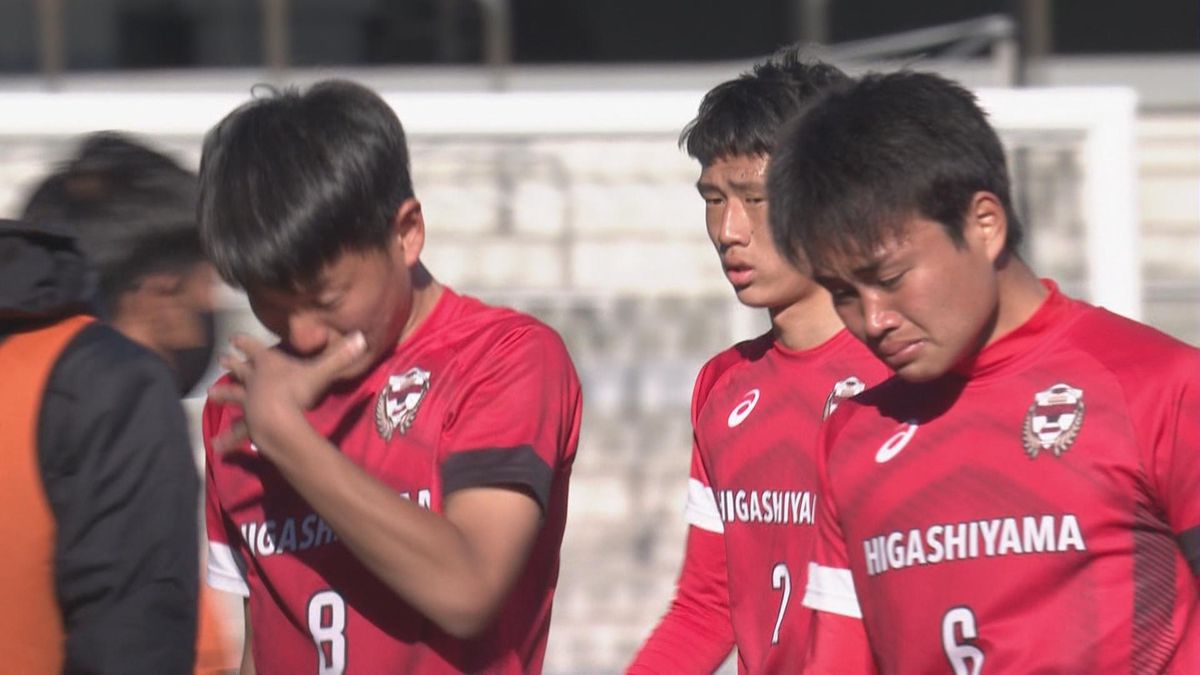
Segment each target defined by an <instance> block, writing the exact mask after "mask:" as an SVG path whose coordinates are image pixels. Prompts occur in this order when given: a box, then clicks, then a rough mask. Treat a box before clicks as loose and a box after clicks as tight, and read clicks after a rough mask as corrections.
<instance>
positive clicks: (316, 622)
mask: <svg viewBox="0 0 1200 675" xmlns="http://www.w3.org/2000/svg"><path fill="white" fill-rule="evenodd" d="M308 632H309V633H312V638H313V643H314V644H316V646H317V673H318V675H342V673H345V672H346V601H345V600H343V599H342V596H340V595H338V594H337V593H336V592H334V591H321V592H319V593H317V594H315V595H313V596H312V599H310V600H309V601H308Z"/></svg>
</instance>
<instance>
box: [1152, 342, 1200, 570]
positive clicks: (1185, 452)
mask: <svg viewBox="0 0 1200 675" xmlns="http://www.w3.org/2000/svg"><path fill="white" fill-rule="evenodd" d="M1183 374H1184V377H1183V381H1182V383H1181V385H1180V386H1179V387H1178V388H1177V389H1176V392H1177V393H1176V394H1175V395H1174V396H1173V397H1171V398H1169V399H1166V400H1168V401H1170V403H1169V404H1168V408H1167V414H1166V416H1165V419H1164V421H1163V423H1162V424H1161V425H1160V426H1159V427H1158V428H1156V429H1154V430H1153V433H1154V437H1153V438H1152V439H1151V443H1152V444H1153V447H1154V457H1153V462H1154V464H1153V474H1154V478H1153V479H1154V482H1155V486H1156V489H1155V491H1156V492H1157V494H1158V498H1159V501H1160V502H1161V504H1162V506H1163V510H1164V511H1165V513H1166V517H1167V523H1168V524H1169V525H1170V527H1171V529H1172V530H1173V531H1174V532H1175V534H1176V536H1177V537H1178V539H1179V543H1180V547H1181V549H1182V550H1183V554H1184V556H1185V557H1186V558H1187V561H1188V564H1189V565H1190V567H1191V570H1192V574H1194V575H1196V576H1200V490H1197V489H1196V486H1197V485H1200V355H1197V357H1196V358H1191V359H1189V360H1188V361H1187V366H1186V369H1185V370H1184V371H1183Z"/></svg>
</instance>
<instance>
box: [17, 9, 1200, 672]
mask: <svg viewBox="0 0 1200 675" xmlns="http://www.w3.org/2000/svg"><path fill="white" fill-rule="evenodd" d="M735 4H736V6H737V9H736V10H735V9H733V7H734V5H735ZM913 4H915V5H917V7H915V8H913V7H908V5H913ZM1084 5H1086V7H1087V8H1088V9H1087V11H1086V12H1085V11H1083V10H1081V9H1080V8H1081V7H1083V6H1084ZM900 7H904V9H905V10H906V11H903V12H902V11H900V9H899V8H900ZM1129 11H1130V10H1128V9H1127V7H1126V5H1125V3H1120V2H1116V1H1111V2H1109V1H1104V2H1090V3H1068V2H1063V1H1059V2H1053V1H1052V0H1020V1H1009V2H970V3H962V2H950V1H949V0H943V1H927V2H922V3H887V2H882V1H872V0H839V1H838V2H837V3H833V2H829V1H828V0H787V1H785V0H760V1H757V2H743V3H716V2H690V1H685V0H658V1H656V2H654V1H652V2H639V3H633V2H611V3H587V2H582V1H574V2H571V1H566V0H564V1H563V2H536V1H533V0H530V1H526V2H522V1H521V0H510V1H508V2H504V1H501V0H437V1H435V0H410V1H407V2H382V1H379V2H376V1H373V0H354V1H343V2H338V3H333V2H317V1H315V0H312V1H307V2H306V1H301V0H261V1H260V2H248V1H244V0H243V1H237V0H224V1H214V0H209V1H208V2H199V1H198V0H192V1H189V0H177V1H170V0H141V1H135V0H91V1H89V2H84V0H75V1H72V0H38V1H37V2H34V1H32V0H0V106H3V109H4V110H5V111H6V112H5V115H4V116H3V118H2V119H0V176H3V179H4V180H0V215H3V216H5V217H11V216H13V215H15V213H16V210H17V209H18V208H19V204H20V202H21V200H22V199H23V198H24V195H25V191H26V190H27V189H28V187H29V186H30V185H31V184H32V183H33V182H34V181H35V180H36V179H37V178H38V177H39V175H40V174H41V173H43V172H44V171H45V170H46V169H47V168H49V167H50V166H51V165H52V164H53V163H54V162H55V161H57V160H58V159H59V158H61V157H64V156H65V155H66V154H67V153H68V152H69V151H70V148H71V146H72V142H73V139H74V138H75V136H76V135H77V134H78V133H83V132H86V131H90V130H97V129H102V128H119V129H124V130H127V131H132V132H135V133H138V134H141V135H142V136H143V137H145V138H146V139H147V140H149V141H151V142H153V143H154V144H156V145H157V146H159V147H162V148H165V149H167V150H168V151H171V152H173V153H175V154H176V155H177V156H178V157H179V158H180V159H181V160H183V161H184V162H185V163H187V164H189V165H192V166H194V165H195V163H196V161H197V160H198V153H199V141H200V134H201V133H202V132H203V130H204V128H206V127H207V125H209V124H211V123H213V122H215V121H216V120H217V119H218V117H219V116H220V114H223V112H224V111H225V110H228V109H229V108H230V107H231V106H232V102H233V101H237V100H240V99H242V98H244V97H245V96H246V95H248V92H249V90H250V87H251V86H252V85H253V84H254V83H256V82H271V83H276V84H286V83H304V82H310V81H313V80H314V79H317V78H319V77H325V76H331V75H339V76H348V77H352V78H355V79H358V80H361V81H363V82H365V83H367V84H370V85H372V86H374V87H376V88H378V89H380V90H381V91H384V92H387V93H388V94H389V97H390V98H389V100H393V101H395V102H396V103H395V105H396V106H397V108H398V111H399V113H400V116H401V119H402V120H405V121H406V122H408V123H409V125H408V126H409V129H410V133H411V135H412V138H411V143H412V150H413V152H412V154H413V169H414V179H415V184H416V189H417V193H418V197H419V198H420V199H421V200H422V202H423V204H424V207H425V212H426V218H427V221H428V222H429V224H430V234H429V236H430V241H429V246H428V255H427V262H428V263H429V265H430V267H431V269H432V270H433V272H434V273H435V274H436V275H437V276H438V277H439V278H440V279H442V280H443V281H445V282H448V283H449V284H451V285H452V286H454V287H456V288H458V289H459V290H462V291H465V292H469V293H473V294H477V295H479V296H481V297H484V298H486V299H488V300H491V301H496V302H501V303H506V304H512V305H515V306H517V307H520V308H523V309H526V310H528V311H530V312H532V313H534V314H536V315H538V316H539V317H541V318H543V319H544V320H545V321H547V322H548V323H550V324H551V325H553V326H554V327H555V328H557V329H558V330H559V331H560V332H561V333H562V334H563V337H564V338H565V340H566V342H567V344H568V347H569V348H570V350H571V352H572V356H573V358H574V359H575V362H576V365H577V367H578V369H579V371H580V375H581V377H582V379H583V382H584V387H585V397H586V408H585V418H584V419H585V421H584V432H583V437H582V439H581V443H580V452H579V457H578V461H577V464H576V470H575V477H574V479H573V485H572V495H571V512H570V520H569V524H568V528H567V535H566V541H565V543H564V548H563V567H562V577H561V581H560V586H559V592H558V596H557V601H556V605H555V618H554V626H553V629H552V633H551V638H550V645H549V649H548V653H547V663H546V670H547V672H550V673H607V672H616V671H618V670H619V669H620V668H621V666H622V665H623V664H624V663H625V662H626V661H627V660H628V658H629V657H630V656H631V655H632V653H633V651H634V650H635V649H636V647H637V645H638V644H639V642H640V640H641V639H642V637H644V635H645V634H646V632H647V631H648V630H649V629H650V628H651V627H652V626H653V624H654V622H655V621H656V620H657V618H658V616H659V615H660V614H661V612H662V611H663V610H664V609H665V607H666V604H667V601H668V599H669V597H670V593H671V590H672V584H673V581H674V576H675V574H676V572H677V570H678V563H679V558H680V555H681V553H682V544H683V536H684V528H685V526H684V523H683V520H682V504H683V496H684V493H685V489H686V475H687V464H688V458H689V447H690V429H689V428H688V401H689V396H690V391H691V382H692V378H693V376H694V374H695V372H696V370H697V369H698V368H699V366H700V364H701V363H702V362H703V361H704V360H705V359H706V358H707V357H708V356H710V355H712V354H713V353H715V352H716V351H718V350H720V349H721V348H723V347H725V346H727V345H729V344H730V343H732V342H733V341H735V340H737V339H741V338H744V337H748V336H751V335H753V334H756V333H757V332H759V331H761V330H762V329H763V327H764V326H765V319H764V318H763V317H761V316H759V315H758V314H756V313H754V312H749V311H747V310H745V309H744V308H741V307H740V306H738V305H737V303H736V302H735V301H734V299H733V296H732V294H731V293H730V292H729V290H728V288H727V286H726V283H725V281H724V279H723V277H722V276H721V274H720V269H719V265H718V264H717V261H716V258H715V256H714V255H713V254H712V251H711V248H710V245H709V243H708V241H707V239H706V237H705V235H704V231H703V228H702V227H701V217H702V212H701V202H700V200H699V199H697V198H696V196H695V194H694V189H693V187H692V183H693V182H694V180H695V177H696V175H697V168H696V167H695V165H694V163H693V162H692V161H691V160H690V159H689V158H687V157H686V156H685V155H684V154H683V153H682V152H680V151H679V150H678V149H677V148H676V146H675V136H676V134H677V132H678V129H679V127H681V126H682V125H683V124H684V123H685V122H686V121H687V119H688V118H689V117H690V115H691V113H692V112H693V111H694V109H695V105H696V104H697V103H698V102H699V98H700V96H701V95H702V94H703V92H704V91H705V90H706V89H707V88H709V87H710V86H712V85H714V84H716V83H717V82H720V81H722V80H724V79H728V78H730V77H733V76H734V75H736V74H737V73H738V72H741V71H742V70H744V69H745V68H746V67H748V66H749V65H750V64H751V63H752V62H753V60H754V59H755V58H758V57H761V56H764V55H766V54H767V53H769V52H770V51H772V50H773V49H774V48H775V47H777V46H779V45H782V44H785V43H787V42H790V41H792V40H795V39H800V38H807V39H818V40H821V41H822V42H824V43H826V44H828V45H830V46H829V47H827V48H825V49H823V50H821V51H819V52H816V53H818V54H820V55H824V56H826V57H827V58H830V59H832V60H834V61H835V62H837V63H839V64H840V65H843V66H844V67H846V68H847V69H848V70H851V71H854V72H860V71H862V70H864V69H872V68H874V69H881V68H892V67H896V66H898V65H908V66H910V67H915V68H924V69H932V70H937V71H940V72H943V73H945V74H946V75H948V76H950V77H954V78H958V79H961V80H962V81H964V82H965V83H967V84H968V85H970V86H972V87H976V88H980V89H983V90H985V91H999V92H1003V91H1004V90H1005V89H1007V88H1012V87H1032V88H1036V89H1041V88H1047V87H1049V88H1056V89H1058V88H1063V87H1073V88H1078V87H1087V88H1089V90H1092V91H1099V92H1101V93H1102V98H1103V100H1104V101H1113V102H1115V103H1113V104H1112V105H1111V106H1110V107H1111V108H1112V109H1113V110H1115V113H1116V114H1117V116H1118V118H1119V117H1120V114H1121V106H1122V103H1121V102H1122V101H1129V102H1135V105H1136V107H1135V108H1133V109H1131V110H1130V111H1129V119H1128V124H1127V125H1121V124H1117V127H1118V133H1120V134H1123V135H1122V138H1123V139H1124V140H1123V141H1121V142H1118V144H1117V145H1116V146H1115V147H1117V148H1127V149H1128V150H1129V152H1128V153H1117V154H1116V155H1114V156H1111V157H1101V158H1100V161H1096V158H1094V157H1093V156H1090V155H1088V154H1087V152H1085V144H1086V142H1087V139H1086V138H1085V136H1086V130H1081V128H1066V129H1064V128H1060V127H1054V126H1053V125H1051V124H1050V123H1049V122H1048V123H1047V124H1046V127H1045V128H1037V126H1036V125H1035V126H1034V127H1021V128H1016V126H1015V125H1014V126H1013V127H1011V128H1006V122H1005V119H1004V118H1002V117H1001V118H998V119H997V123H998V125H999V126H1000V127H1001V130H1002V135H1003V137H1004V140H1005V142H1006V144H1008V145H1009V148H1010V153H1011V160H1012V163H1013V170H1014V174H1015V176H1016V178H1017V189H1018V202H1019V205H1020V209H1021V211H1022V215H1023V216H1024V218H1025V219H1026V221H1027V222H1028V223H1029V228H1030V231H1031V237H1030V244H1029V248H1028V250H1027V255H1028V256H1029V257H1030V259H1031V260H1032V261H1033V263H1034V265H1035V267H1036V268H1037V269H1038V271H1039V272H1040V273H1042V274H1045V275H1048V276H1054V277H1056V278H1059V279H1060V280H1062V281H1063V282H1064V286H1065V287H1066V288H1067V289H1068V290H1069V291H1072V292H1074V293H1077V294H1080V295H1083V296H1085V297H1087V296H1089V294H1092V293H1093V292H1094V291H1095V290H1096V289H1095V285H1094V284H1093V283H1091V282H1089V279H1094V278H1096V277H1107V278H1110V279H1111V278H1116V279H1117V280H1118V281H1119V284H1118V285H1119V286H1123V287H1126V288H1129V289H1134V290H1135V291H1136V292H1135V293H1134V295H1135V296H1136V297H1135V298H1134V303H1133V304H1132V305H1130V306H1129V307H1132V309H1129V310H1127V311H1129V312H1130V313H1140V315H1141V317H1142V318H1143V319H1144V320H1146V321H1147V322H1148V323H1150V324H1152V325H1155V326H1157V327H1159V328H1160V329H1162V330H1165V331H1167V332H1168V333H1171V334H1173V335H1175V336H1177V337H1179V338H1181V339H1183V340H1186V341H1188V342H1190V343H1192V344H1198V345H1200V208H1198V207H1200V152H1198V151H1200V54H1198V53H1197V52H1198V51H1200V9H1198V8H1197V5H1196V3H1194V2H1176V1H1173V0H1172V1H1164V2H1157V3H1152V6H1143V7H1139V8H1138V13H1137V15H1136V16H1133V15H1130V14H1129ZM981 17H982V18H981ZM1097 88H1099V89H1097ZM998 95H999V96H1003V94H1002V93H1001V94H998ZM455 97H461V98H459V99H456V98H455ZM472 97H479V98H472ZM589 97H590V98H589ZM985 100H987V99H986V98H985ZM1052 100H1053V99H1052V98H1050V97H1049V96H1048V97H1047V98H1046V99H1044V101H1045V102H1044V103H1038V102H1034V103H1032V104H1031V106H1032V107H1033V108H1034V112H1033V114H1034V116H1035V117H1036V116H1037V114H1038V112H1039V111H1037V108H1038V107H1039V106H1040V105H1047V106H1049V105H1052V103H1051V101H1052ZM430 102H433V103H436V105H439V106H446V109H447V110H451V111H454V110H459V111H461V114H458V115H450V116H449V118H447V119H442V120H440V121H439V120H436V119H430V118H431V115H430V114H429V111H428V110H424V111H422V110H420V109H414V110H411V111H408V112H406V110H405V105H409V104H411V105H413V106H418V105H432V103H430ZM481 103H483V104H481ZM1104 105H1108V104H1107V103H1105V104H1104ZM472 106H474V107H472ZM522 106H528V107H527V108H524V109H523V108H522ZM47 111H55V114H48V113H47ZM210 111H211V114H210ZM422 112H424V113H425V116H424V118H422ZM589 112H590V114H589ZM1042 112H1044V113H1045V118H1046V119H1050V118H1052V117H1053V115H1052V111H1050V110H1045V111H1042ZM1100 113H1101V111H1100V110H1097V114H1098V115H1099V114H1100ZM555 115H558V119H556V118H555ZM450 118H452V119H450ZM414 120H415V123H414ZM1122 143H1123V145H1122ZM1097 171H1100V172H1101V173H1103V175H1104V176H1108V180H1112V179H1113V177H1116V178H1117V179H1120V177H1122V176H1125V177H1127V179H1128V180H1126V181H1124V182H1125V183H1126V184H1127V186H1128V187H1129V189H1130V192H1129V195H1128V196H1129V202H1128V205H1129V207H1130V211H1129V213H1128V217H1127V218H1125V222H1126V224H1127V225H1128V226H1129V227H1131V228H1132V229H1131V231H1132V232H1133V233H1135V235H1136V236H1135V237H1134V239H1132V240H1131V241H1130V242H1129V243H1128V244H1129V245H1125V244H1122V245H1121V246H1120V249H1121V250H1120V251H1119V253H1120V255H1119V256H1115V257H1112V258H1110V259H1106V258H1104V257H1103V256H1100V257H1097V256H1096V255H1094V254H1093V255H1091V256H1089V253H1088V251H1089V244H1088V241H1089V238H1091V239H1092V240H1093V241H1094V240H1095V239H1096V238H1099V240H1102V241H1103V240H1104V239H1105V238H1106V237H1108V238H1112V237H1119V236H1120V233H1119V232H1116V231H1111V232H1110V231H1106V230H1104V229H1099V230H1098V229H1097V226H1096V225H1095V224H1094V222H1089V221H1095V220H1099V219H1097V218H1092V219H1089V218H1088V217H1087V216H1088V214H1089V212H1092V213H1095V212H1096V208H1095V206H1096V205H1094V204H1089V203H1088V201H1087V200H1088V199H1089V198H1090V197H1089V195H1090V194H1092V193H1090V192H1089V191H1088V189H1087V185H1088V184H1089V181H1091V180H1094V179H1095V175H1096V172H1097ZM1118 258H1119V259H1118ZM1125 263H1128V264H1132V267H1130V269H1131V270H1132V272H1131V274H1132V276H1127V275H1125V273H1124V272H1123V271H1120V270H1117V269H1116V268H1117V267H1120V266H1121V265H1122V264H1125ZM1110 266H1111V267H1112V268H1113V269H1112V270H1110V269H1109V267H1110ZM1113 275H1119V276H1116V277H1114V276H1113ZM1118 294H1119V289H1118ZM221 318H222V321H221V329H222V332H223V334H227V333H228V331H230V330H234V329H249V330H258V329H257V327H256V326H255V324H254V323H253V318H252V316H251V315H250V314H249V311H248V309H247V307H246V305H245V302H244V300H243V299H242V298H241V297H240V296H239V295H238V294H237V293H235V292H232V291H228V290H227V291H226V292H225V293H224V294H223V296H222V313H221ZM199 403H200V401H199V399H195V398H193V399H190V400H189V401H188V406H189V408H190V409H191V410H192V411H193V412H194V411H195V410H196V409H197V408H198V405H199ZM507 404H511V405H519V404H520V402H510V403H507ZM230 607H231V608H236V607H237V605H236V604H235V603H230ZM234 616H235V617H236V616H237V614H236V612H235V613H234ZM239 628H240V626H237V625H236V620H235V621H234V622H231V632H232V633H233V634H234V637H236V636H237V635H240V632H238V629H239Z"/></svg>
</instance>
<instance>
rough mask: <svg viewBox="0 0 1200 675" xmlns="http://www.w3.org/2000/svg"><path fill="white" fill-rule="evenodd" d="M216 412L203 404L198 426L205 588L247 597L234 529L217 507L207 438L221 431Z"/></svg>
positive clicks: (212, 406)
mask: <svg viewBox="0 0 1200 675" xmlns="http://www.w3.org/2000/svg"><path fill="white" fill-rule="evenodd" d="M220 411H221V406H219V405H217V404H215V403H212V402H211V401H210V402H209V403H207V404H205V406H204V417H203V421H202V423H201V426H202V428H203V435H204V450H205V452H204V455H205V462H204V475H205V483H204V526H205V531H206V533H207V535H208V573H207V580H208V585H209V586H212V587H213V588H216V589H217V590H221V591H225V592H227V593H233V594H235V595H240V596H242V597H248V596H249V595H250V587H249V586H248V585H247V584H246V571H245V570H246V565H245V562H244V561H243V559H242V557H241V554H240V553H239V552H238V550H237V548H236V546H235V544H236V542H237V541H238V532H237V528H236V527H235V526H234V524H233V522H232V521H231V520H230V519H229V518H228V516H226V514H225V511H224V510H223V509H222V508H221V502H220V500H219V499H218V495H217V488H216V481H215V477H214V475H213V467H214V465H215V460H214V456H213V453H212V449H211V446H210V443H209V439H211V438H213V437H214V435H215V434H218V433H220V432H221V430H222V429H221V425H220V419H221V416H220Z"/></svg>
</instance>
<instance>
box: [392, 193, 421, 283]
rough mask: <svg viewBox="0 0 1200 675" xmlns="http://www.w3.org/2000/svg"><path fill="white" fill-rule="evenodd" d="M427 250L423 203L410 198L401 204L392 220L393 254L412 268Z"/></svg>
mask: <svg viewBox="0 0 1200 675" xmlns="http://www.w3.org/2000/svg"><path fill="white" fill-rule="evenodd" d="M424 248H425V216H424V215H422V213H421V202H419V201H417V198H416V197H409V198H408V199H405V200H404V201H403V202H401V204H400V207H399V208H397V209H396V215H395V216H394V217H393V218H392V252H393V254H394V255H396V256H398V257H399V259H401V260H403V261H404V264H405V266H407V267H412V266H413V265H416V264H417V262H418V261H419V260H420V259H421V250H422V249H424Z"/></svg>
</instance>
